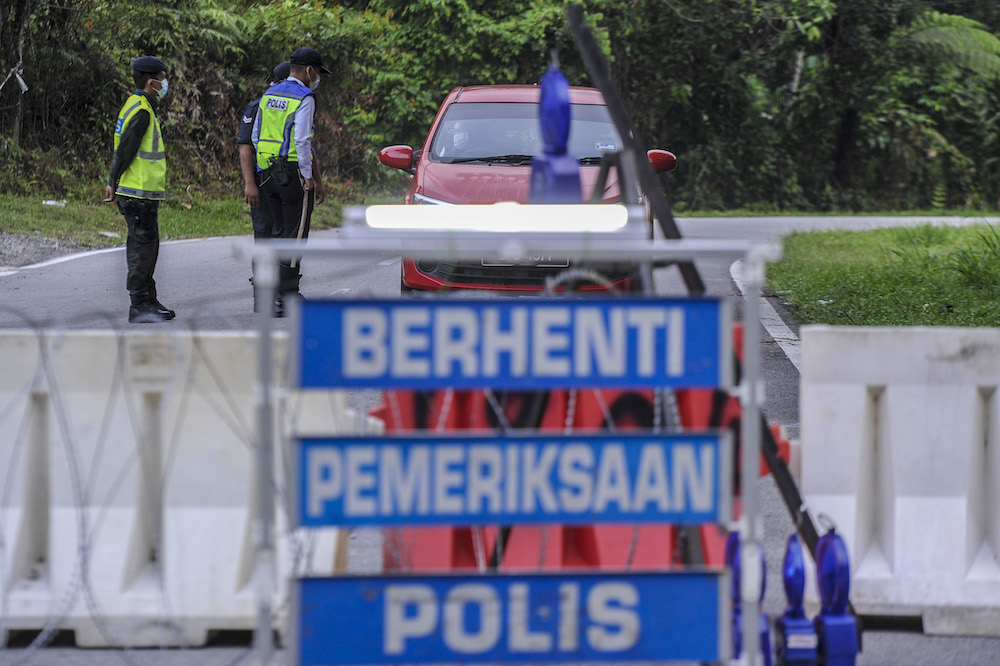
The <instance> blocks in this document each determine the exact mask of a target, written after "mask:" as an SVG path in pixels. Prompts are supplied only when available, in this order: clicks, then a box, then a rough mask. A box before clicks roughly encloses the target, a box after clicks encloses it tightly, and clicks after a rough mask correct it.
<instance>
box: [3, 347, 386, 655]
mask: <svg viewBox="0 0 1000 666" xmlns="http://www.w3.org/2000/svg"><path fill="white" fill-rule="evenodd" d="M275 342H276V345H275V352H276V354H275V355H276V363H275V365H276V376H279V377H281V376H284V375H286V374H287V373H286V372H284V370H285V368H286V367H287V362H286V359H287V346H288V344H287V343H288V340H287V336H284V335H277V336H276V339H275ZM256 359H257V355H256V335H255V334H241V333H206V332H202V333H190V332H187V333H170V334H165V333H164V334H156V333H153V334H142V333H130V334H129V335H120V334H115V333H111V332H108V333H104V332H80V333H44V334H38V333H33V332H4V333H0V567H2V568H0V629H3V630H6V631H10V630H21V629H23V630H45V629H56V628H58V629H68V630H73V631H74V632H75V637H76V642H77V645H79V646H85V647H90V646H94V647H96V646H106V645H129V646H136V647H141V646H161V645H189V646H198V645H203V644H204V643H205V642H206V640H207V638H208V634H209V632H210V631H213V630H252V629H254V628H255V626H256V621H257V620H256V613H257V604H256V602H255V596H254V595H255V587H254V585H253V583H252V580H251V572H252V570H253V563H254V541H253V533H252V529H251V528H252V525H253V523H254V518H255V511H256V506H255V504H256V501H255V499H256V497H257V487H256V482H255V478H256V477H255V473H254V468H255V464H256V459H255V450H256V448H257V432H256V430H257V420H256V407H257V399H258V396H259V391H258V390H257V384H258V379H257V363H256ZM279 383H280V382H279ZM276 393H277V394H278V396H279V404H278V408H279V409H278V414H279V418H278V419H277V423H276V431H277V432H276V434H277V439H276V441H277V442H278V443H279V446H278V447H276V458H277V460H276V469H277V471H278V474H277V479H276V483H277V486H276V492H275V498H276V503H277V510H276V515H277V517H278V518H277V520H278V525H277V536H278V553H277V563H276V567H277V569H278V572H277V573H278V580H279V585H278V589H277V590H276V593H275V598H274V600H273V607H274V608H275V609H278V611H279V612H278V616H277V617H276V618H275V627H276V628H279V629H280V628H283V626H284V624H283V619H284V617H283V615H284V614H285V613H287V610H288V604H287V598H286V594H287V584H286V583H287V579H288V577H289V576H290V575H292V574H293V573H294V574H299V573H304V572H307V571H308V572H310V573H316V574H327V573H331V572H332V571H333V570H334V568H335V564H338V565H342V564H343V562H342V559H343V552H344V551H343V550H342V549H341V550H339V551H338V548H337V531H336V530H333V529H328V530H321V531H310V532H309V533H305V532H302V531H296V532H291V531H290V530H289V529H288V521H287V501H288V499H289V497H290V495H289V489H288V488H287V487H286V486H285V481H284V480H285V479H287V478H288V475H287V470H286V469H285V468H284V465H283V461H287V460H289V456H288V453H289V447H288V442H289V437H290V436H292V435H293V434H295V433H312V434H318V433H326V434H329V433H332V432H343V431H350V432H357V431H358V428H365V427H368V426H370V425H371V424H370V422H368V421H365V420H364V419H357V418H353V417H352V415H351V414H350V413H349V410H348V409H347V402H346V399H345V397H344V394H342V393H335V392H329V393H310V394H308V395H306V394H301V393H297V392H294V391H288V390H285V388H284V387H281V386H279V387H278V391H276ZM338 552H339V553H340V560H341V561H339V562H336V563H335V560H337V559H338V557H337V553H338ZM6 631H0V637H2V636H3V635H4V634H5V633H6Z"/></svg>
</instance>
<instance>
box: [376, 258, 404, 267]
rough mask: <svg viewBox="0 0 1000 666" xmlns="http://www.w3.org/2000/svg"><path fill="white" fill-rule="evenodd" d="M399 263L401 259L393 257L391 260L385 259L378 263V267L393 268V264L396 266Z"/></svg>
mask: <svg viewBox="0 0 1000 666" xmlns="http://www.w3.org/2000/svg"><path fill="white" fill-rule="evenodd" d="M398 261H399V257H391V258H389V259H383V260H382V261H380V262H378V265H379V266H392V265H393V264H395V263H396V262H398Z"/></svg>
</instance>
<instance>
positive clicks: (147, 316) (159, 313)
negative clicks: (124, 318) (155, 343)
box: [128, 301, 173, 324]
mask: <svg viewBox="0 0 1000 666" xmlns="http://www.w3.org/2000/svg"><path fill="white" fill-rule="evenodd" d="M165 309H166V308H163V306H157V305H156V304H155V303H153V302H148V301H147V302H146V303H140V304H139V305H133V306H132V307H130V308H129V309H128V322H129V323H130V324H158V323H160V322H164V321H170V320H171V319H173V313H172V312H171V316H167V315H166V314H165V313H164V312H163V310H165ZM167 312H170V311H169V310H167Z"/></svg>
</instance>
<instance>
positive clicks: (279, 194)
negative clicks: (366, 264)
mask: <svg viewBox="0 0 1000 666" xmlns="http://www.w3.org/2000/svg"><path fill="white" fill-rule="evenodd" d="M288 60H289V62H290V63H291V73H290V75H289V76H288V78H287V79H285V80H284V81H282V82H281V83H277V84H275V85H273V86H271V87H270V88H268V89H267V92H266V93H264V96H263V97H261V99H260V104H259V106H258V110H257V117H256V119H255V120H254V126H253V132H252V134H251V137H252V140H253V144H254V149H255V151H256V154H257V171H259V172H262V173H261V177H260V178H259V182H260V191H261V195H262V196H261V205H262V206H266V207H267V209H268V212H269V214H270V216H271V220H272V223H273V224H274V227H275V228H276V229H278V228H280V229H281V230H282V236H283V237H284V238H298V239H305V238H307V237H308V236H309V222H310V219H311V216H312V208H313V201H314V183H315V181H314V179H313V175H314V174H313V159H312V133H313V114H314V113H315V110H316V101H315V96H314V95H313V90H315V89H316V86H318V85H319V77H320V73H321V72H323V73H327V74H330V73H331V72H330V70H329V69H327V68H326V67H324V66H323V59H322V58H321V57H320V54H319V53H318V52H317V51H315V50H314V49H311V48H308V47H303V48H300V49H296V50H295V51H293V52H292V55H291V57H290V58H289V59H288ZM301 278H302V275H301V272H300V270H299V262H298V260H297V259H293V260H292V261H288V262H281V263H280V265H279V283H278V300H277V302H276V303H275V309H274V313H275V315H276V316H279V317H280V316H282V315H283V314H284V305H285V302H286V301H287V300H288V299H289V298H290V297H298V296H299V295H300V294H299V281H300V280H301Z"/></svg>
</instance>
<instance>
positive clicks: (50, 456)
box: [0, 299, 357, 664]
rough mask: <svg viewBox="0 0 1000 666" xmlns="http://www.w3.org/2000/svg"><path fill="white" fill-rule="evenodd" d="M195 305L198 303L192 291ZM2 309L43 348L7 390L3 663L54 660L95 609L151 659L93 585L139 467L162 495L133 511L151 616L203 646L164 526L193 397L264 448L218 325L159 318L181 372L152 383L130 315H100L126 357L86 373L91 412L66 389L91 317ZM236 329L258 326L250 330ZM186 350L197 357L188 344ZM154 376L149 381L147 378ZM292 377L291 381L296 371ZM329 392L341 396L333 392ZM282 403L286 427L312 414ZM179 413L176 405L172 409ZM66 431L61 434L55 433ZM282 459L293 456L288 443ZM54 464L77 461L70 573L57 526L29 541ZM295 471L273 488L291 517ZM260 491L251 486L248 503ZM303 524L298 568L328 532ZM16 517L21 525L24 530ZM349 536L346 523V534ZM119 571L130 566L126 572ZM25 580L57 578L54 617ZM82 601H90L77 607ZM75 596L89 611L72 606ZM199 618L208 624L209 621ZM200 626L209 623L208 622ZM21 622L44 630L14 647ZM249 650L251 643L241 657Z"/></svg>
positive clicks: (292, 547) (0, 410) (0, 425)
mask: <svg viewBox="0 0 1000 666" xmlns="http://www.w3.org/2000/svg"><path fill="white" fill-rule="evenodd" d="M198 306H201V307H200V308H199V309H202V310H203V311H205V312H208V311H210V309H211V303H210V302H208V299H203V300H202V302H201V303H196V304H195V307H196V308H198ZM188 307H189V308H191V304H189V306H188ZM0 314H3V315H4V316H5V318H8V319H9V318H14V319H16V320H18V321H20V322H22V326H21V327H20V329H19V330H18V331H17V334H23V335H24V337H25V339H30V340H31V344H30V347H31V348H30V349H23V350H19V352H18V353H21V354H24V355H25V356H28V355H31V356H33V357H34V360H35V361H36V362H35V367H34V368H33V370H32V371H31V372H27V373H24V375H23V376H21V375H19V376H18V377H17V381H16V382H11V384H9V385H7V386H5V387H4V389H3V390H4V392H3V393H2V394H0V433H2V434H0V452H2V453H3V455H4V458H5V460H4V461H3V464H4V465H5V466H6V471H5V472H4V473H3V474H2V475H0V510H2V513H0V663H3V664H7V663H11V664H24V663H32V662H35V661H38V660H41V661H42V662H44V661H46V657H45V656H44V648H45V647H46V646H47V645H48V644H49V643H50V642H51V641H52V640H53V639H54V638H55V637H56V635H57V634H59V632H61V631H63V630H65V629H72V628H74V627H78V626H79V622H84V623H85V624H86V623H87V622H89V623H90V625H89V626H91V627H92V630H96V632H97V636H99V637H100V640H101V641H103V642H104V643H105V644H106V645H107V646H108V647H109V648H112V649H114V656H115V658H117V659H118V660H119V661H121V662H123V663H126V664H137V663H142V661H143V660H142V658H140V657H137V656H136V654H135V652H134V648H133V646H132V645H130V638H131V637H130V635H129V632H128V631H127V630H122V628H120V627H119V626H118V622H119V621H118V619H117V618H116V617H114V616H113V612H111V611H108V610H107V604H108V601H109V598H108V597H107V596H105V595H106V593H107V592H106V590H102V589H100V587H99V586H97V585H95V579H94V578H93V576H94V575H95V574H94V572H93V567H92V564H93V563H94V559H93V558H94V557H95V552H96V548H98V547H99V546H100V545H102V539H105V538H107V536H106V535H107V530H106V528H107V526H108V525H109V521H110V520H112V517H111V516H112V515H113V514H112V511H111V510H112V509H113V508H115V506H116V503H120V502H122V501H127V500H123V492H124V491H125V489H126V488H127V487H128V480H130V479H138V480H139V482H140V483H139V487H138V488H135V489H133V490H132V492H133V494H134V502H136V504H139V503H143V502H145V504H147V505H148V506H152V507H158V508H156V509H154V510H153V513H152V514H151V515H142V516H140V515H139V513H140V511H141V510H140V509H139V508H138V506H130V507H129V508H130V510H132V514H131V515H133V516H134V518H133V520H134V522H135V524H134V525H132V526H130V527H131V530H132V532H131V534H132V535H133V536H132V537H130V538H135V535H136V534H137V533H140V532H141V533H143V538H145V539H147V541H145V542H144V544H145V545H144V546H143V547H144V548H146V547H148V548H147V550H146V553H147V554H146V557H148V558H149V559H148V561H146V562H145V563H143V564H140V565H138V568H137V572H141V571H142V570H145V567H152V571H151V573H152V574H153V580H155V581H156V598H157V601H156V602H155V604H156V608H155V611H154V612H153V613H150V614H148V616H144V621H145V620H148V621H149V622H151V623H153V624H154V625H155V626H156V627H157V633H156V634H155V635H154V639H158V642H159V645H160V647H161V648H165V647H170V648H171V649H173V650H175V651H176V649H177V648H180V650H181V651H182V652H181V654H183V651H184V650H189V649H191V648H192V647H195V646H192V645H189V644H188V642H187V640H186V639H185V634H184V624H185V612H186V611H185V608H184V607H183V600H182V599H180V598H178V595H177V594H176V593H175V592H174V591H172V590H171V589H168V579H167V576H166V575H165V573H164V570H163V569H164V567H165V566H166V563H165V561H164V555H165V552H164V548H163V547H164V544H163V542H162V540H163V537H164V534H165V532H164V530H165V526H164V521H165V520H166V511H165V507H166V504H165V502H166V492H167V488H168V486H169V484H170V481H171V479H172V478H173V477H174V475H175V473H176V472H175V466H176V462H177V459H178V457H179V456H180V455H181V450H182V449H183V448H184V446H185V442H184V428H185V426H190V425H191V424H190V423H186V421H187V420H188V419H189V418H193V417H192V416H191V411H192V404H193V403H195V402H197V403H200V405H201V406H202V409H203V410H205V411H206V412H207V413H209V414H211V418H214V419H216V420H217V421H218V422H219V423H220V424H224V425H223V426H222V427H224V428H225V429H226V431H227V433H228V434H227V437H229V438H231V439H232V440H233V441H234V442H239V443H240V444H242V445H243V446H244V447H245V448H246V449H247V451H249V452H250V454H251V456H256V455H257V453H258V450H259V442H258V441H257V437H256V433H255V431H254V428H253V424H252V419H250V418H248V417H247V415H246V413H247V412H248V411H250V410H247V409H246V405H242V406H241V405H238V404H237V402H236V399H235V398H234V394H235V392H236V391H235V390H234V389H237V388H245V387H234V386H227V385H226V382H227V380H226V379H225V377H224V372H223V371H222V370H221V369H220V368H218V367H216V366H217V363H216V361H214V360H213V359H212V357H211V354H210V353H209V352H208V351H207V350H206V348H205V344H204V340H203V339H202V337H201V336H202V334H205V333H209V331H207V330H204V329H199V327H198V325H197V323H196V322H198V321H199V317H197V316H194V317H192V318H191V319H190V320H185V321H178V322H177V323H176V324H174V325H172V326H170V327H169V328H168V327H160V328H159V329H158V330H157V331H156V333H158V334H159V335H158V337H157V340H158V341H161V340H163V341H165V344H166V345H167V347H168V348H169V355H170V359H169V362H168V364H167V365H168V367H169V373H168V375H167V376H165V377H157V379H156V382H155V388H150V384H149V381H148V380H141V379H140V378H137V377H136V376H135V373H134V368H133V367H132V365H133V364H132V360H131V359H130V358H129V353H130V347H129V340H128V338H129V335H130V333H132V332H134V331H135V328H134V327H127V325H125V324H124V323H123V321H122V319H121V318H120V317H119V316H117V315H115V314H112V313H101V314H99V315H96V318H97V319H98V320H103V324H104V325H103V327H102V328H103V330H104V331H106V332H107V333H106V335H107V336H108V339H107V340H106V341H104V343H105V344H106V345H107V346H108V347H109V348H113V350H111V351H109V352H108V354H109V355H110V357H111V358H113V361H112V363H113V365H114V367H113V368H104V370H107V372H106V374H102V375H101V376H100V378H99V379H95V378H92V377H88V378H85V379H86V380H88V381H89V380H94V381H93V385H91V386H88V387H87V389H86V390H87V391H88V392H89V393H90V394H94V395H99V397H97V398H93V399H92V400H91V401H88V405H90V407H91V409H90V410H89V413H88V414H82V413H81V412H80V409H79V407H77V408H74V407H73V406H72V405H69V404H67V403H68V401H71V400H72V399H73V396H72V395H70V394H69V393H67V391H66V378H65V377H64V376H61V373H64V372H65V368H64V366H65V365H66V363H68V362H69V363H71V361H67V357H66V354H69V353H71V352H69V351H67V347H68V345H67V344H66V343H67V342H68V341H70V339H71V338H72V337H73V336H74V335H76V333H75V332H74V331H73V328H74V327H76V326H78V325H79V323H80V322H79V321H78V320H75V319H74V318H62V319H58V320H56V321H42V320H40V319H39V318H37V317H32V316H30V315H28V314H26V313H23V312H19V311H17V310H14V309H12V308H9V307H4V306H0ZM196 314H197V312H196ZM94 319H95V315H94V314H91V315H88V316H87V317H86V318H85V320H86V321H93V320H94ZM226 323H227V324H228V325H229V327H230V328H233V329H236V330H240V329H245V328H247V326H246V322H241V321H239V320H236V319H235V318H234V320H233V321H229V322H226ZM212 333H213V334H214V331H213V332H212ZM0 335H2V334H0ZM235 335H236V336H237V337H241V336H242V337H247V338H249V337H251V336H252V333H249V334H247V333H241V334H235ZM278 335H280V333H279V334H278ZM158 344H161V342H158ZM185 345H186V346H185ZM185 353H186V354H187V358H184V357H183V356H184V354H185ZM110 364H111V363H109V365H110ZM8 372H10V370H8ZM71 372H72V371H70V373H71ZM289 372H290V360H289V359H286V360H285V364H284V367H283V368H282V370H281V371H280V372H279V373H278V377H279V378H280V379H279V381H283V380H287V377H288V375H289ZM78 379H79V378H78ZM143 381H145V386H143V385H141V384H142V383H143ZM99 382H103V383H99ZM285 385H286V386H287V381H286V383H285ZM147 393H150V394H153V395H155V396H156V397H155V398H153V399H152V400H153V403H152V404H148V403H144V402H143V401H144V400H146V397H145V394H147ZM38 396H40V399H39V398H38ZM330 401H331V402H330V403H329V406H330V408H331V409H332V407H333V402H332V401H333V398H332V397H331V398H330ZM282 406H283V409H282V420H281V421H280V424H281V427H282V428H283V431H284V432H286V433H289V432H294V431H295V430H296V428H297V426H296V420H297V419H299V418H301V416H302V409H301V400H300V397H299V396H298V395H296V394H285V399H284V400H283V402H282ZM241 407H242V408H241ZM36 410H44V411H45V412H46V413H45V414H42V415H40V414H38V413H36ZM143 410H146V413H143ZM168 414H170V415H176V416H175V417H174V416H169V417H168ZM32 419H36V420H37V419H42V420H43V424H42V425H41V426H39V425H38V424H37V423H33V422H32ZM84 419H86V420H87V425H86V427H82V426H81V422H82V421H83V420H84ZM122 423H127V424H128V426H127V430H128V437H129V438H130V443H129V444H128V445H127V447H126V449H125V450H126V453H125V454H124V455H122V446H121V443H120V442H119V444H118V446H113V445H112V443H111V440H112V439H113V438H114V437H121V436H122V431H123V425H122ZM116 424H117V428H118V430H117V431H116V430H115V427H116ZM352 425H357V424H356V423H353V424H344V425H343V426H342V427H343V428H344V429H349V428H350V427H351V426H352ZM39 429H41V430H39ZM57 438H58V439H59V440H60V442H55V439H57ZM4 439H6V443H5V444H4V443H3V440H4ZM154 440H155V443H154ZM31 446H44V447H45V448H46V452H45V453H44V454H43V453H38V452H35V453H31V452H29V451H28V448H29V447H31ZM287 448H288V447H283V448H282V451H283V452H284V451H287ZM32 455H35V456H43V457H42V458H41V461H42V462H41V463H39V462H37V460H34V459H31V460H29V456H32ZM282 458H283V460H284V456H282ZM284 464H285V465H287V464H288V461H287V460H284ZM56 466H60V467H62V468H64V469H65V475H66V479H68V484H69V485H68V487H67V488H66V489H64V490H63V492H64V494H65V495H67V496H68V497H69V498H70V501H71V502H72V505H73V515H74V516H75V518H74V523H75V528H74V529H75V544H76V546H75V551H74V552H73V553H72V571H65V567H63V568H64V570H62V571H59V572H56V571H55V570H54V565H55V563H54V561H53V553H54V551H53V550H52V548H53V539H52V535H51V534H50V529H51V528H50V527H47V526H41V527H39V526H31V529H33V530H35V532H34V535H35V536H32V537H31V538H37V539H38V540H39V541H40V543H41V545H40V546H39V545H37V544H34V543H33V544H30V545H25V544H24V543H19V542H20V541H21V540H24V539H26V538H28V537H29V536H31V535H29V531H28V528H27V527H26V523H25V521H27V520H30V519H31V514H30V510H29V507H28V506H27V502H28V501H30V500H29V496H30V495H31V494H32V492H34V491H33V490H32V489H28V488H26V487H25V486H26V485H27V484H29V483H33V482H34V480H35V478H36V477H38V478H43V479H44V480H45V483H46V484H47V488H46V489H43V490H52V489H51V488H48V484H51V483H54V482H55V481H54V480H53V474H54V473H55V472H54V471H53V470H54V469H55V467H56ZM29 468H30V471H31V474H34V475H35V476H31V478H25V479H22V480H20V483H19V481H18V479H17V475H18V474H21V473H25V476H29V474H28V473H27V472H29ZM36 468H37V469H36ZM61 474H62V473H60V478H62V477H61ZM99 478H102V479H106V480H107V482H106V484H101V483H100V482H99ZM284 479H285V475H280V474H279V475H276V476H275V478H274V479H273V484H272V495H273V497H274V500H275V502H276V504H277V505H278V507H279V511H281V512H282V513H283V514H284V516H285V517H286V518H287V516H288V513H289V510H290V504H289V492H288V488H287V487H286V485H285V482H284ZM247 485H249V482H248V484H247ZM15 493H17V494H15ZM18 495H20V497H18ZM251 501H252V499H251V498H250V497H249V495H248V503H249V502H251ZM54 507H55V505H54V503H53V502H52V499H51V497H46V498H45V500H44V507H43V509H42V511H44V512H45V516H44V520H45V521H46V523H47V524H48V523H49V521H50V520H51V518H50V516H49V515H48V514H49V512H51V511H52V509H53V508H54ZM248 515H249V514H248ZM4 517H7V518H9V520H5V519H4ZM291 524H292V522H291V520H287V519H286V520H285V527H283V528H282V534H281V535H279V536H280V538H281V539H283V540H284V545H283V548H284V549H285V550H286V551H287V562H288V567H289V568H290V569H291V573H292V574H293V575H297V574H299V573H302V572H308V571H310V570H311V569H312V568H313V567H314V566H315V562H314V561H313V558H314V556H315V554H316V550H315V549H316V540H317V537H316V535H315V534H314V533H312V532H308V531H302V530H296V529H293V528H291V527H290V525H291ZM15 525H16V526H17V531H15V529H14V526H15ZM345 535H346V531H345V532H344V533H343V534H342V535H341V536H345ZM68 539H69V537H67V540H68ZM57 541H58V540H57ZM118 547H119V548H120V549H122V550H123V551H128V550H129V549H131V548H132V547H133V545H132V544H130V543H122V544H120V545H119V546H118ZM14 549H21V550H22V551H23V552H26V553H28V555H29V556H30V557H32V558H37V561H24V562H22V561H20V560H19V559H18V557H15V555H16V553H15V550H14ZM62 552H64V551H62ZM21 559H24V558H21ZM326 564H328V563H323V565H321V568H323V566H326ZM118 573H119V574H121V575H122V576H123V577H124V572H118ZM233 578H234V581H235V579H236V578H237V576H236V575H235V574H234V576H233ZM25 579H27V580H37V579H41V580H43V581H47V584H48V585H50V586H51V587H50V590H49V592H48V593H47V598H49V599H51V603H50V606H51V610H50V611H48V613H47V617H45V613H44V612H43V613H37V612H35V611H31V612H26V611H25V610H23V609H21V608H18V607H16V605H17V604H19V603H25V602H24V601H23V598H22V599H19V596H18V592H19V588H18V583H19V582H21V581H23V580H25ZM63 581H64V582H63ZM113 587H114V588H115V590H117V591H119V592H120V591H123V590H127V589H128V584H127V583H126V584H124V585H117V584H116V585H114V586H113ZM119 588H121V589H119ZM283 596H284V598H283V599H280V600H279V603H278V604H276V605H275V607H274V608H273V610H272V621H277V620H278V618H279V616H280V615H281V614H282V613H285V612H286V611H287V608H288V606H289V603H290V598H289V597H290V592H289V591H288V590H285V592H284V595H283ZM81 602H82V603H83V605H84V606H83V608H79V607H78V606H77V604H79V603H81ZM111 604H112V606H113V605H114V600H111ZM74 608H77V609H78V610H76V611H74ZM72 618H76V619H75V620H73V619H72ZM198 626H199V627H201V625H200V624H199V625H198ZM207 628H208V630H211V629H212V628H213V627H212V625H211V622H209V623H207ZM230 628H231V627H227V626H225V625H224V624H220V626H218V627H216V629H220V630H226V629H230ZM198 630H200V629H196V631H198ZM25 632H27V633H25ZM12 635H13V636H16V637H17V638H22V637H25V636H26V637H31V636H32V635H33V638H32V639H31V640H30V643H28V644H27V645H23V644H21V643H20V641H18V643H19V644H18V647H11V646H10V643H11V640H10V639H11V638H12ZM24 640H27V638H24ZM154 647H155V646H154ZM248 655H249V650H248V651H247V653H246V654H244V655H242V656H240V657H239V658H238V659H237V662H238V661H241V660H243V659H245V658H246V657H247V656H248ZM234 663H236V662H234Z"/></svg>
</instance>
